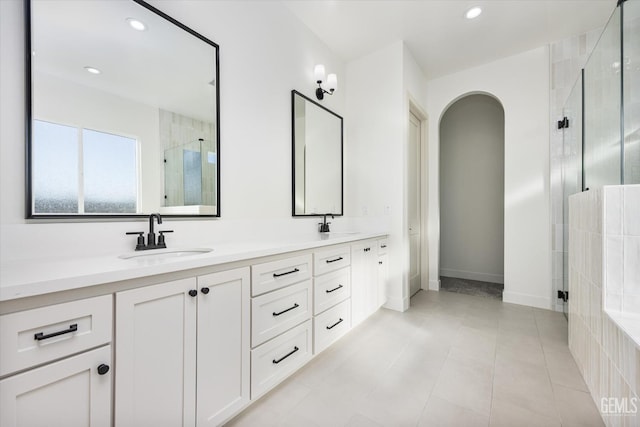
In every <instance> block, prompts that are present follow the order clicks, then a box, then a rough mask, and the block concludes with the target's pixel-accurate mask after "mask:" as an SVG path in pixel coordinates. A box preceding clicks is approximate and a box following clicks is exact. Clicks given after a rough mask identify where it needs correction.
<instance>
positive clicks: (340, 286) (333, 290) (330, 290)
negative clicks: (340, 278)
mask: <svg viewBox="0 0 640 427" xmlns="http://www.w3.org/2000/svg"><path fill="white" fill-rule="evenodd" d="M340 288H342V285H338V287H337V288H333V289H326V290H325V292H326V293H328V294H330V293H331V292H335V291H337V290H338V289H340Z"/></svg>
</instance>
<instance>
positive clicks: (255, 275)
mask: <svg viewBox="0 0 640 427" xmlns="http://www.w3.org/2000/svg"><path fill="white" fill-rule="evenodd" d="M310 277H311V255H310V254H309V255H302V256H298V257H293V258H286V259H281V260H277V261H271V262H265V263H263V264H256V265H252V266H251V296H256V295H261V294H264V293H266V292H269V291H273V290H276V289H280V288H282V287H284V286H288V285H292V284H294V283H297V282H301V281H303V280H306V279H309V278H310Z"/></svg>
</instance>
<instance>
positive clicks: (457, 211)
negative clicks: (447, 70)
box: [439, 94, 505, 299]
mask: <svg viewBox="0 0 640 427" xmlns="http://www.w3.org/2000/svg"><path fill="white" fill-rule="evenodd" d="M504 146H505V144H504V109H503V107H502V104H501V103H500V102H499V101H498V100H497V99H495V98H494V97H492V96H489V95H486V94H471V95H467V96H464V97H463V98H460V99H458V100H457V101H455V102H454V103H452V104H451V105H450V106H449V108H447V110H446V111H445V112H444V114H443V115H442V118H441V120H440V159H439V161H440V180H439V181H440V280H441V284H440V286H441V287H440V290H443V291H447V290H449V291H454V292H461V293H468V294H472V295H482V296H493V297H495V298H500V299H502V290H503V289H504Z"/></svg>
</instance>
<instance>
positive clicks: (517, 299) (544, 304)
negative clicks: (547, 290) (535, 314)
mask: <svg viewBox="0 0 640 427" xmlns="http://www.w3.org/2000/svg"><path fill="white" fill-rule="evenodd" d="M502 301H503V302H507V303H511V304H519V305H528V306H530V307H537V308H543V309H545V310H551V307H552V305H551V298H549V297H539V296H537V295H528V294H521V293H518V292H509V291H506V290H505V291H504V292H503V293H502Z"/></svg>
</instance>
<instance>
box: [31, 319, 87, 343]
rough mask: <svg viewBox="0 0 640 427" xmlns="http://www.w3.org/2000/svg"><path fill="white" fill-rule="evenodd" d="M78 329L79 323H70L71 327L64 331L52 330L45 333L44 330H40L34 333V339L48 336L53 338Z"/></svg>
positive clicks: (39, 339) (42, 338)
mask: <svg viewBox="0 0 640 427" xmlns="http://www.w3.org/2000/svg"><path fill="white" fill-rule="evenodd" d="M77 330H78V324H77V323H74V324H73V325H69V329H65V330H64V331H58V332H52V333H50V334H47V335H45V334H44V332H38V333H37V334H34V335H33V339H34V340H36V341H42V340H46V339H47V338H53V337H57V336H60V335H64V334H70V333H72V332H75V331H77Z"/></svg>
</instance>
